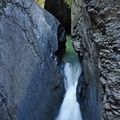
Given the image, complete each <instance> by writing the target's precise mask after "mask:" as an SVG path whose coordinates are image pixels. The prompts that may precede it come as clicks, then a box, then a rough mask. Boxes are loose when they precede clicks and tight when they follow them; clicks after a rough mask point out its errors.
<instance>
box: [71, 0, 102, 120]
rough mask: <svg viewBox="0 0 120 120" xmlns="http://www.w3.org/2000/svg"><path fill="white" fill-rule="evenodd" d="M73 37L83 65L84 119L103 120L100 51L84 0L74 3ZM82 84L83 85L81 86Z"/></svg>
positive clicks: (77, 0)
mask: <svg viewBox="0 0 120 120" xmlns="http://www.w3.org/2000/svg"><path fill="white" fill-rule="evenodd" d="M71 11H72V38H73V44H74V47H75V50H76V51H77V52H78V55H79V58H80V60H81V62H82V67H83V78H81V79H80V81H79V86H78V92H79V94H78V100H79V101H80V104H81V111H82V117H83V120H101V97H100V87H99V81H100V80H99V72H98V59H99V55H98V51H97V46H96V43H95V41H94V36H93V30H92V25H91V20H90V17H89V14H88V12H87V11H86V8H85V4H84V2H83V1H82V0H75V1H73V3H72V9H71ZM81 86H82V87H81Z"/></svg>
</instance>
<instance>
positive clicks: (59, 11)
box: [45, 0, 71, 34]
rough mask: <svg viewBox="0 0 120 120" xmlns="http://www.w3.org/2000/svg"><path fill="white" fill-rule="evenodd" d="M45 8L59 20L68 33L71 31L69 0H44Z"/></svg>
mask: <svg viewBox="0 0 120 120" xmlns="http://www.w3.org/2000/svg"><path fill="white" fill-rule="evenodd" d="M45 9H46V10H47V11H49V12H50V13H52V14H53V15H54V16H55V17H56V18H57V19H58V20H59V21H60V23H61V24H62V25H63V27H64V28H65V30H66V32H67V33H68V34H70V33H71V0H56V1H55V0H45Z"/></svg>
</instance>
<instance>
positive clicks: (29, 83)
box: [0, 0, 65, 120]
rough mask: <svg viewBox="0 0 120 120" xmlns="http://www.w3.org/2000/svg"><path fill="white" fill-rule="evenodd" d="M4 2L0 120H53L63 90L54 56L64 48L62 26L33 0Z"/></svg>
mask: <svg viewBox="0 0 120 120" xmlns="http://www.w3.org/2000/svg"><path fill="white" fill-rule="evenodd" d="M5 4H6V5H5V6H3V5H1V7H0V10H1V15H0V120H16V119H19V120H53V119H54V118H55V115H56V113H55V112H57V111H58V110H59V106H60V103H61V102H62V96H63V92H64V86H63V78H62V74H61V72H60V66H58V58H57V52H58V51H64V42H65V32H64V29H63V28H62V27H61V25H60V23H59V22H58V21H57V20H56V19H55V18H54V17H53V16H52V15H50V14H49V13H48V12H46V11H45V10H43V9H41V8H39V7H38V5H37V4H36V3H35V2H34V1H32V0H29V1H26V0H10V1H9V2H6V3H5ZM61 45H63V47H61ZM60 49H61V50H60Z"/></svg>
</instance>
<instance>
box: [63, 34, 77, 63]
mask: <svg viewBox="0 0 120 120" xmlns="http://www.w3.org/2000/svg"><path fill="white" fill-rule="evenodd" d="M63 61H64V62H65V63H71V64H73V63H76V62H77V63H79V59H78V55H77V53H76V52H75V50H74V48H73V45H72V40H71V37H70V36H67V42H66V53H65V55H64V58H63Z"/></svg>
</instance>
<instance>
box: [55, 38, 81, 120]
mask: <svg viewBox="0 0 120 120" xmlns="http://www.w3.org/2000/svg"><path fill="white" fill-rule="evenodd" d="M66 46H67V48H66V54H65V56H64V62H65V66H64V76H65V77H64V85H65V91H66V93H65V97H64V100H63V103H62V105H61V107H60V111H59V115H58V116H57V118H56V119H55V120H82V117H81V111H80V105H79V103H78V102H77V97H76V91H77V90H76V89H77V84H78V79H79V76H80V74H81V72H82V69H81V65H80V63H79V60H78V57H77V54H76V52H75V51H74V49H73V47H72V43H71V42H70V40H68V42H67V45H66Z"/></svg>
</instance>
